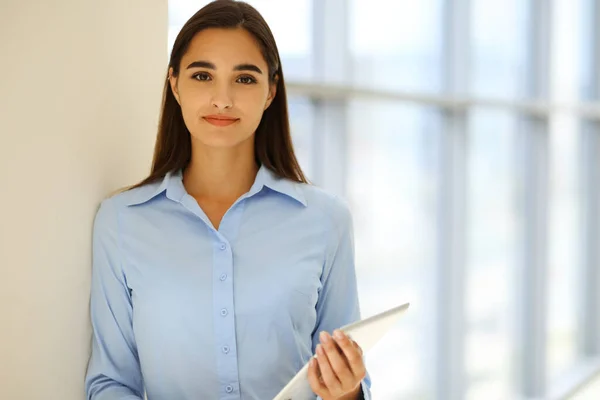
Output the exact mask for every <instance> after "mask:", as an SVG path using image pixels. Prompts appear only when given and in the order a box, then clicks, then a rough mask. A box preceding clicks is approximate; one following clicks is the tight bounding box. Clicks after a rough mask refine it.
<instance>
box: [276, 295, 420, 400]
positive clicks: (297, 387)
mask: <svg viewBox="0 0 600 400" xmlns="http://www.w3.org/2000/svg"><path fill="white" fill-rule="evenodd" d="M409 305H410V304H409V303H406V304H403V305H401V306H398V307H394V308H391V309H389V310H387V311H384V312H382V313H380V314H377V315H374V316H372V317H369V318H366V319H363V320H361V321H357V322H355V323H352V324H349V325H346V326H343V327H341V328H340V329H341V330H342V331H343V332H345V333H346V334H347V335H348V336H350V337H351V338H352V339H353V340H354V341H355V342H356V343H358V345H359V346H360V347H361V348H362V350H363V352H367V351H368V350H370V349H371V348H372V347H373V346H374V345H375V344H376V343H377V342H378V341H379V340H380V339H381V338H382V337H383V336H384V335H385V334H386V333H387V332H388V331H389V330H390V329H391V328H392V327H393V326H394V325H395V324H396V323H397V322H398V320H399V319H400V316H401V315H402V314H404V312H405V311H406V310H407V309H408V307H409ZM330 333H331V332H330ZM314 398H315V394H314V393H313V391H312V390H311V388H310V384H309V383H308V363H307V364H305V365H304V367H302V369H301V370H300V371H299V372H298V373H297V374H296V376H294V378H292V380H290V382H289V383H288V384H287V385H286V386H285V387H284V388H283V389H282V390H281V391H280V392H279V394H278V395H277V396H275V398H274V399H273V400H313V399H314Z"/></svg>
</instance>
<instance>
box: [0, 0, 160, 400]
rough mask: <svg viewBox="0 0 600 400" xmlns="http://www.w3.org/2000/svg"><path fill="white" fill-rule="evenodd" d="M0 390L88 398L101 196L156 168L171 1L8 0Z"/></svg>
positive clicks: (1, 8)
mask: <svg viewBox="0 0 600 400" xmlns="http://www.w3.org/2000/svg"><path fill="white" fill-rule="evenodd" d="M0 57H1V58H0V399H7V400H8V399H11V400H13V399H14V400H20V399H27V400H28V399H32V400H41V399H43V400H52V399H57V400H59V399H60V400H80V399H82V398H83V397H84V393H83V378H84V373H85V368H86V364H87V359H88V356H89V348H90V338H91V329H90V327H89V322H88V304H89V283H90V267H91V263H90V258H91V257H90V256H91V254H90V251H91V246H90V240H91V228H92V220H93V216H94V214H95V211H96V208H97V205H98V203H99V201H100V200H101V199H102V198H103V196H105V195H106V194H108V193H109V192H111V191H113V190H115V189H117V188H118V187H121V186H124V185H126V184H130V183H134V182H135V181H137V180H139V179H141V178H142V177H143V176H144V175H145V174H146V173H147V172H148V171H149V166H150V161H151V156H152V149H153V144H154V139H155V135H156V126H157V121H158V110H159V106H160V100H161V94H162V93H161V91H162V83H163V77H164V74H165V73H166V65H167V61H168V59H167V1H166V0H95V1H84V0H72V1H69V0H53V1H47V0H39V1H34V0H0Z"/></svg>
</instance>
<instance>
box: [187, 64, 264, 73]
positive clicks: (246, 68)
mask: <svg viewBox="0 0 600 400" xmlns="http://www.w3.org/2000/svg"><path fill="white" fill-rule="evenodd" d="M191 68H206V69H214V70H216V69H217V67H216V66H215V64H213V63H211V62H210V61H194V62H193V63H191V64H190V65H188V66H187V69H191ZM233 70H234V71H253V72H256V73H259V74H262V71H261V69H260V68H258V67H257V66H256V65H254V64H239V65H236V66H235V67H234V68H233Z"/></svg>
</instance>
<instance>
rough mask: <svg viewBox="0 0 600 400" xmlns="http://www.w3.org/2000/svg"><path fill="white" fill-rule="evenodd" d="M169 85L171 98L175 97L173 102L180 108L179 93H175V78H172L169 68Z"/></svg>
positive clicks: (171, 71) (171, 69)
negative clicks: (175, 101)
mask: <svg viewBox="0 0 600 400" xmlns="http://www.w3.org/2000/svg"><path fill="white" fill-rule="evenodd" d="M169 85H171V91H172V92H173V96H175V100H177V103H178V104H179V105H180V106H181V101H179V92H178V91H177V78H176V77H174V76H173V67H169Z"/></svg>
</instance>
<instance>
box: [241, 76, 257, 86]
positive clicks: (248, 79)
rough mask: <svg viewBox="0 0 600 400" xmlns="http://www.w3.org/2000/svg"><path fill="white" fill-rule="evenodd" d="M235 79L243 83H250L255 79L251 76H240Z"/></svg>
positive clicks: (254, 81)
mask: <svg viewBox="0 0 600 400" xmlns="http://www.w3.org/2000/svg"><path fill="white" fill-rule="evenodd" d="M237 81H238V82H239V83H243V84H244V85H250V84H252V83H256V79H254V78H253V77H251V76H240V77H239V78H238V79H237Z"/></svg>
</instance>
